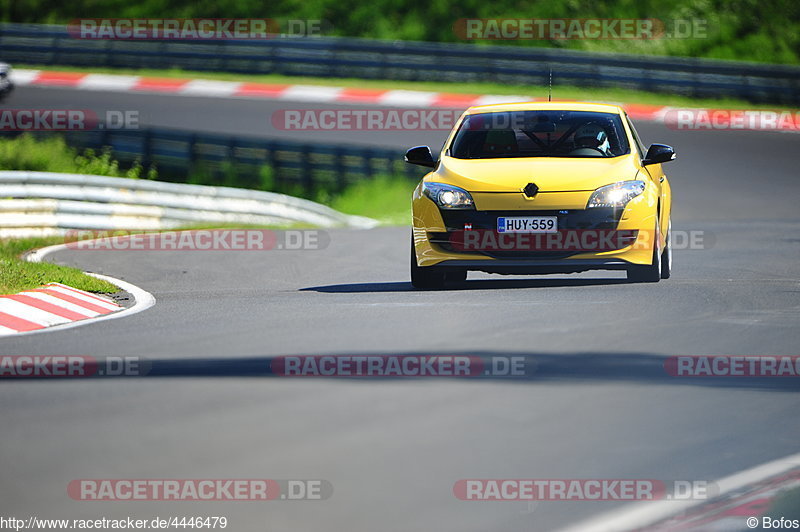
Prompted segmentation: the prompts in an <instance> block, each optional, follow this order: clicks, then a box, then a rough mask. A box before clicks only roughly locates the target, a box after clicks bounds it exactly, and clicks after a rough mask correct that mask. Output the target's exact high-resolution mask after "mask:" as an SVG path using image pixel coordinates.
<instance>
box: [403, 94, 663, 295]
mask: <svg viewBox="0 0 800 532" xmlns="http://www.w3.org/2000/svg"><path fill="white" fill-rule="evenodd" d="M674 158H675V152H674V150H673V149H672V148H671V147H669V146H666V145H663V144H653V145H651V146H650V147H649V149H647V150H645V148H644V145H643V144H642V142H641V140H639V136H638V134H637V133H636V130H635V129H634V127H633V124H632V123H631V121H630V120H629V118H628V116H627V114H626V113H625V111H624V110H623V109H621V108H620V107H617V106H614V105H604V104H594V103H579V102H530V103H516V104H500V105H486V106H478V107H471V108H469V109H467V110H466V111H465V112H464V114H463V115H462V116H461V118H460V119H459V121H458V123H457V124H456V126H455V127H454V128H453V131H452V132H451V133H450V135H449V137H448V138H447V141H446V142H445V144H444V147H443V149H442V152H441V154H440V156H439V159H438V161H437V160H434V158H433V155H432V153H431V150H430V148H429V147H427V146H418V147H416V148H411V149H410V150H408V152H407V153H406V156H405V160H406V162H409V163H412V164H417V165H422V166H427V167H430V168H432V169H433V170H432V171H431V172H430V173H428V174H427V175H426V176H425V177H424V178H423V179H422V181H421V182H420V184H419V185H418V186H417V188H416V189H415V190H414V195H413V202H412V210H413V233H412V241H411V282H412V284H413V285H414V287H416V288H440V287H442V286H444V285H445V283H450V282H463V281H464V280H466V278H467V271H468V270H477V271H484V272H489V273H501V274H550V273H575V272H583V271H587V270H625V271H626V272H627V277H628V279H629V280H630V281H633V282H657V281H658V280H660V279H667V278H669V276H670V271H671V269H672V250H671V246H670V239H669V235H670V228H671V223H670V212H671V207H672V201H671V193H670V185H669V181H667V177H666V175H665V174H664V172H663V170H662V168H661V163H665V162H667V161H671V160H673V159H674Z"/></svg>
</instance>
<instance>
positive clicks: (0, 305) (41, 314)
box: [0, 298, 70, 327]
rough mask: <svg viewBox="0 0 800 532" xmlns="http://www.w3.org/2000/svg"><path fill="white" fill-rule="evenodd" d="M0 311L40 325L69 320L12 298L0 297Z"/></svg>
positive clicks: (55, 323) (44, 325) (45, 325)
mask: <svg viewBox="0 0 800 532" xmlns="http://www.w3.org/2000/svg"><path fill="white" fill-rule="evenodd" d="M0 312H3V313H5V314H9V315H11V316H14V317H16V318H20V319H23V320H25V321H29V322H31V323H35V324H37V325H40V326H42V327H48V326H50V325H58V324H59V323H65V322H68V321H70V320H68V319H66V318H62V317H61V316H59V315H57V314H52V313H50V312H47V311H45V310H41V309H38V308H35V307H31V306H29V305H26V304H24V303H20V302H19V301H14V300H13V299H5V298H3V299H0ZM11 327H13V325H11Z"/></svg>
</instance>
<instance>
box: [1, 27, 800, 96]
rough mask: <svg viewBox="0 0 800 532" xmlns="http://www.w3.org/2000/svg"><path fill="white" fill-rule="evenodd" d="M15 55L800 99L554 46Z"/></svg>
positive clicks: (278, 47)
mask: <svg viewBox="0 0 800 532" xmlns="http://www.w3.org/2000/svg"><path fill="white" fill-rule="evenodd" d="M0 55H2V59H3V60H4V61H7V62H11V63H13V62H21V63H26V64H40V65H72V66H103V67H115V68H175V67H178V68H182V69H186V70H197V71H216V72H238V73H247V74H269V73H277V74H286V75H298V76H320V77H348V78H365V79H395V80H429V81H455V82H461V83H463V82H469V81H494V82H499V83H517V84H535V85H540V86H547V83H548V75H549V72H550V69H551V68H552V72H553V83H554V84H570V85H578V86H591V87H603V86H606V87H626V88H634V89H640V90H646V91H654V92H670V93H679V94H685V95H687V96H693V97H711V98H717V97H720V96H731V97H738V98H744V99H747V100H750V101H753V102H766V103H781V104H797V103H800V68H798V67H794V66H780V65H765V64H758V63H745V62H737V61H716V60H708V59H692V58H676V57H661V56H634V55H625V54H601V53H590V52H578V51H570V50H559V49H549V48H534V47H519V46H482V45H473V44H460V43H426V42H404V41H380V40H371V39H352V38H331V37H309V38H285V39H280V38H276V39H268V40H263V41H255V40H251V41H236V40H215V41H191V42H187V41H168V40H164V41H135V40H80V39H75V38H72V37H70V35H69V34H68V33H67V30H66V28H65V27H62V26H50V25H35V24H0Z"/></svg>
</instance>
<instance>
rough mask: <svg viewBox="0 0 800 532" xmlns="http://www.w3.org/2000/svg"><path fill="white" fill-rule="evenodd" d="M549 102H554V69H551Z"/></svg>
mask: <svg viewBox="0 0 800 532" xmlns="http://www.w3.org/2000/svg"><path fill="white" fill-rule="evenodd" d="M547 101H548V102H552V101H553V67H550V86H549V87H548V89H547Z"/></svg>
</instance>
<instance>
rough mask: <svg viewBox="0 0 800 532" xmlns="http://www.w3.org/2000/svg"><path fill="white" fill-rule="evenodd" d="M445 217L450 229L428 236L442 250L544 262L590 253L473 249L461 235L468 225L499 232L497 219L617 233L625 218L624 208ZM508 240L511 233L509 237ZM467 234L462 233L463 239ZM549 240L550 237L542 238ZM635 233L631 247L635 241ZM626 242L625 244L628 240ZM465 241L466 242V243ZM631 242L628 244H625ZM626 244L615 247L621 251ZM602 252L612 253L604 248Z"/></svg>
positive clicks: (446, 213)
mask: <svg viewBox="0 0 800 532" xmlns="http://www.w3.org/2000/svg"><path fill="white" fill-rule="evenodd" d="M441 213H442V218H443V220H444V223H445V227H446V228H447V231H446V232H431V233H428V239H429V240H430V242H431V244H433V245H435V246H438V247H439V248H441V249H442V251H446V252H449V253H469V254H475V253H479V254H481V255H485V256H488V257H492V258H496V259H541V260H558V259H564V258H567V257H571V256H573V255H579V254H581V253H586V252H587V250H585V249H582V250H541V249H480V250H477V249H474V248H472V249H469V250H465V249H464V247H463V246H459V245H458V234H459V233H461V232H463V231H464V229H465V224H467V225H468V227H469V228H470V229H471V230H473V231H481V232H486V231H490V232H494V234H495V235H497V234H498V233H496V230H497V218H498V217H502V216H556V217H557V218H558V229H559V230H573V229H574V230H598V231H601V230H602V231H613V230H615V229H616V228H617V225H618V224H619V219H620V217H621V216H622V210H621V209H614V208H596V209H582V210H567V211H558V210H551V211H466V210H464V211H444V210H442V211H441ZM506 236H507V237H508V234H506ZM461 238H464V237H463V234H462V237H461ZM542 238H546V237H544V236H543V237H542ZM635 239H636V238H635V233H634V236H633V238H632V239H630V242H628V243H626V244H625V245H630V244H632V243H633V241H634V240H635ZM622 241H625V240H624V239H623V240H622ZM462 242H463V240H462ZM625 242H627V241H625ZM625 245H618V246H614V248H615V249H621V248H623V247H625ZM602 251H608V249H603V250H602Z"/></svg>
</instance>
